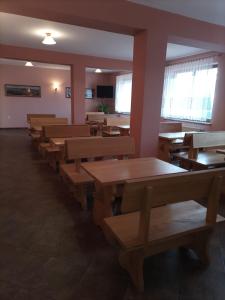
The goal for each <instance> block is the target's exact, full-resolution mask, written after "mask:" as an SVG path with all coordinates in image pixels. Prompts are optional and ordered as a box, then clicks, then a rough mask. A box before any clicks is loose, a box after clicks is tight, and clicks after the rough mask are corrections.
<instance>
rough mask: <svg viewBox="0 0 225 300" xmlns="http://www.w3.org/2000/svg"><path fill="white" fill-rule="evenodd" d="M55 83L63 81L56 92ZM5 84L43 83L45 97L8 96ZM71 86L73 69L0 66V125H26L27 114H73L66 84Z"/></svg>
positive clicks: (68, 116)
mask: <svg viewBox="0 0 225 300" xmlns="http://www.w3.org/2000/svg"><path fill="white" fill-rule="evenodd" d="M53 82H58V83H59V88H58V91H57V92H55V91H54V88H53ZM5 84H22V85H38V86H41V97H40V98H39V97H8V96H5V88H4V85H5ZM66 86H70V72H69V71H66V70H55V69H44V68H35V67H22V66H10V65H0V87H1V88H0V127H1V128H13V127H26V125H27V124H26V115H27V113H55V114H56V115H57V116H59V117H67V118H68V119H69V120H70V117H71V100H70V99H69V98H65V87H66Z"/></svg>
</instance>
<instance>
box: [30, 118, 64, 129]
mask: <svg viewBox="0 0 225 300" xmlns="http://www.w3.org/2000/svg"><path fill="white" fill-rule="evenodd" d="M67 124H68V119H67V118H31V119H30V125H31V128H33V127H35V126H45V125H67Z"/></svg>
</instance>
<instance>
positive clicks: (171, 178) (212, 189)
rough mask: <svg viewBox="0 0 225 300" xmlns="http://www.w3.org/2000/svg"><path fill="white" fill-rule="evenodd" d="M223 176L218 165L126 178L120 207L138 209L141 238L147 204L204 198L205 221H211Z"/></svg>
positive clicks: (223, 170) (147, 216) (144, 236)
mask: <svg viewBox="0 0 225 300" xmlns="http://www.w3.org/2000/svg"><path fill="white" fill-rule="evenodd" d="M224 178H225V168H221V169H213V170H207V171H198V172H193V173H179V174H176V175H168V176H158V177H155V178H149V179H147V178H145V179H144V180H132V181H128V182H127V183H126V185H125V188H124V194H123V201H122V206H121V210H122V212H123V213H129V212H134V211H140V212H141V215H140V222H139V235H140V238H141V239H144V240H146V239H147V238H148V232H149V222H150V213H151V207H156V206H161V205H163V204H172V203H177V202H183V201H188V200H200V199H203V198H205V199H207V200H208V201H207V214H206V222H207V223H209V224H214V223H215V222H216V217H217V211H218V203H219V197H220V193H221V188H222V185H224ZM193 213H194V212H193ZM162 217H163V216H162ZM184 218H185V215H184Z"/></svg>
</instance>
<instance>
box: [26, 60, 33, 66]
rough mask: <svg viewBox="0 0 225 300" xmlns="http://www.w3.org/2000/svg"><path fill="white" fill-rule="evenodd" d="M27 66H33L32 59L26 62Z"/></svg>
mask: <svg viewBox="0 0 225 300" xmlns="http://www.w3.org/2000/svg"><path fill="white" fill-rule="evenodd" d="M25 66H26V67H33V66H34V65H33V64H32V62H31V61H27V62H26V63H25Z"/></svg>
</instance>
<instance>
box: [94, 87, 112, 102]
mask: <svg viewBox="0 0 225 300" xmlns="http://www.w3.org/2000/svg"><path fill="white" fill-rule="evenodd" d="M113 96H114V89H113V86H112V85H97V98H111V99H112V98H113Z"/></svg>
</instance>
